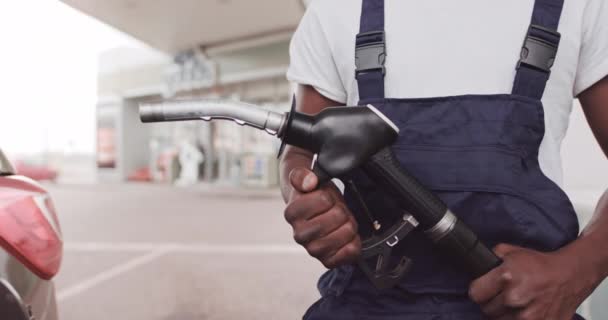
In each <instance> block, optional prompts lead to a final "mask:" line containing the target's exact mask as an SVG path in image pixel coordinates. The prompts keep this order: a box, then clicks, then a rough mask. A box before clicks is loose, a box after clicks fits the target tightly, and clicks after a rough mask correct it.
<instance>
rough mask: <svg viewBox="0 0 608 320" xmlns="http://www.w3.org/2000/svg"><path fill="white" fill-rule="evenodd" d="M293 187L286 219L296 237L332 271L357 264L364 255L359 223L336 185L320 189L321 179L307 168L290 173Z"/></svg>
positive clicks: (297, 240)
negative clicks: (349, 264) (361, 255)
mask: <svg viewBox="0 0 608 320" xmlns="http://www.w3.org/2000/svg"><path fill="white" fill-rule="evenodd" d="M289 181H290V183H291V185H292V187H293V189H292V192H291V194H290V195H289V198H288V203H287V208H286V209H285V220H287V222H288V223H289V224H291V226H292V227H293V238H294V239H295V241H296V242H297V243H299V244H300V245H302V246H303V247H304V248H306V251H308V253H309V254H310V255H311V256H313V257H315V258H317V259H318V260H319V261H321V263H323V265H324V266H325V267H326V268H328V269H331V268H335V267H337V266H340V265H343V264H348V263H352V262H354V261H355V260H356V259H357V258H358V257H359V255H360V253H361V238H360V237H359V234H358V233H357V222H356V221H355V218H354V217H353V215H352V214H351V212H350V210H348V208H347V207H346V204H345V203H344V198H343V197H342V194H341V193H340V191H339V190H338V188H336V186H335V185H334V184H333V183H331V182H330V183H327V184H325V185H324V186H322V187H320V188H319V189H316V188H317V184H318V179H317V177H316V176H315V174H314V173H313V172H312V171H310V170H308V169H306V168H302V167H299V168H294V169H293V170H291V172H290V174H289Z"/></svg>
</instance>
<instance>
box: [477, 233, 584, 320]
mask: <svg viewBox="0 0 608 320" xmlns="http://www.w3.org/2000/svg"><path fill="white" fill-rule="evenodd" d="M494 251H495V252H496V254H497V255H498V256H499V257H500V258H502V259H503V264H502V265H500V266H499V267H497V268H496V269H494V270H492V271H490V272H489V273H488V274H486V275H484V276H482V277H481V278H479V279H477V280H475V281H474V282H473V283H472V284H471V287H470V289H469V295H470V297H471V299H472V300H473V301H475V302H476V303H477V304H479V305H480V306H481V309H482V311H483V313H484V314H485V315H486V316H488V317H489V318H490V319H493V320H494V319H495V320H571V319H572V317H573V316H574V314H575V312H576V309H577V308H578V306H579V305H580V304H581V303H582V302H583V301H584V300H585V299H586V298H587V296H588V295H589V294H590V293H591V292H592V291H593V288H588V286H587V285H586V283H588V282H589V281H585V279H584V278H585V274H584V270H581V268H580V263H581V262H580V261H577V260H578V259H576V258H574V257H571V256H568V254H567V253H564V252H559V251H558V252H553V253H543V252H537V251H533V250H529V249H524V248H520V247H515V246H511V245H506V244H501V245H498V246H497V247H496V248H495V249H494Z"/></svg>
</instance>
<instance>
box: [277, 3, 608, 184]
mask: <svg viewBox="0 0 608 320" xmlns="http://www.w3.org/2000/svg"><path fill="white" fill-rule="evenodd" d="M533 4H534V0H519V1H488V0H459V1H445V0H424V1H420V0H386V1H385V11H386V13H385V15H386V18H385V24H386V26H385V28H386V41H387V49H386V50H387V58H386V68H387V73H386V78H385V92H386V97H390V98H419V97H439V96H455V95H463V94H497V93H510V92H511V90H512V87H513V80H514V78H515V65H516V64H517V61H518V60H519V54H520V50H521V47H522V44H523V41H524V38H525V35H526V31H527V29H528V26H529V25H530V22H531V16H532V8H533ZM360 16H361V0H313V1H312V2H311V4H310V5H309V7H308V10H307V12H306V14H305V15H304V17H303V18H302V21H301V23H300V25H299V27H298V29H297V31H296V32H295V34H294V36H293V39H292V42H291V49H290V56H291V64H290V67H289V70H288V72H287V78H288V79H289V80H290V81H293V82H296V83H299V84H308V85H312V86H313V87H315V88H316V89H317V90H318V91H319V92H320V93H321V94H322V95H324V96H326V97H328V98H330V99H332V100H335V101H337V102H341V103H346V104H347V105H356V104H357V102H358V100H359V94H358V89H357V82H356V80H355V36H356V34H357V33H358V32H359V21H360ZM558 31H559V32H560V33H561V34H562V40H561V44H560V47H559V51H558V54H557V58H556V62H555V65H554V66H553V68H552V73H551V78H550V79H549V82H548V83H547V88H546V90H545V95H544V96H543V99H542V100H543V103H544V106H545V125H546V133H545V138H544V140H543V142H542V145H541V148H540V154H539V161H540V165H541V168H542V169H543V172H544V173H545V174H546V175H547V176H548V177H549V178H551V179H552V180H553V181H555V182H556V183H558V184H560V185H561V183H562V171H561V158H560V146H561V142H562V140H563V138H564V136H565V134H566V130H567V128H568V120H569V116H570V112H571V110H572V104H573V100H574V97H576V96H577V95H578V94H579V93H581V92H582V91H584V90H585V89H587V88H589V87H590V86H591V85H593V84H594V83H596V82H597V81H599V80H601V79H602V78H604V77H605V76H606V75H608V1H606V0H565V5H564V10H563V13H562V17H561V21H560V26H559V30H558Z"/></svg>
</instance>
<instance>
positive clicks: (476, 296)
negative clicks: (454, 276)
mask: <svg viewBox="0 0 608 320" xmlns="http://www.w3.org/2000/svg"><path fill="white" fill-rule="evenodd" d="M512 279H513V276H512V274H511V273H510V272H509V271H507V270H505V269H504V268H503V267H498V268H495V269H493V270H492V271H490V272H488V273H487V274H485V275H484V276H482V277H480V278H478V279H476V280H475V281H473V282H472V283H471V286H470V288H469V297H470V298H471V300H473V301H474V302H475V303H477V304H484V303H486V302H488V301H490V299H492V298H494V297H496V296H497V295H498V294H499V293H500V291H502V290H503V289H504V288H505V286H506V284H507V283H508V282H510V281H511V280H512Z"/></svg>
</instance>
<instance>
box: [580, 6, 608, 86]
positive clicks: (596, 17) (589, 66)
mask: <svg viewBox="0 0 608 320" xmlns="http://www.w3.org/2000/svg"><path fill="white" fill-rule="evenodd" d="M607 22H608V1H605V0H589V2H588V3H587V7H586V8H585V13H584V16H583V22H582V23H583V31H582V32H583V34H582V44H581V50H580V54H579V61H578V68H577V71H576V79H575V81H574V95H575V96H578V95H579V94H580V93H581V92H583V91H585V90H586V89H587V88H589V87H591V86H592V85H594V84H595V83H596V82H598V81H600V80H602V79H603V78H604V77H606V76H607V75H608V23H607Z"/></svg>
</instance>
